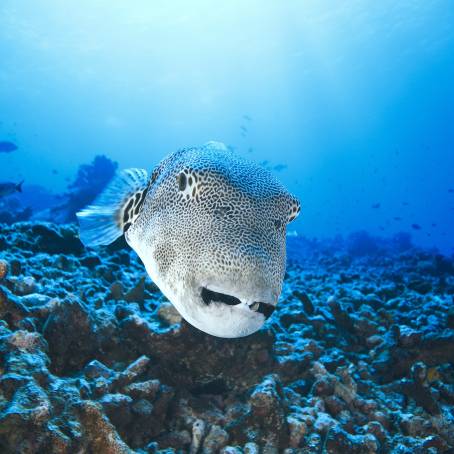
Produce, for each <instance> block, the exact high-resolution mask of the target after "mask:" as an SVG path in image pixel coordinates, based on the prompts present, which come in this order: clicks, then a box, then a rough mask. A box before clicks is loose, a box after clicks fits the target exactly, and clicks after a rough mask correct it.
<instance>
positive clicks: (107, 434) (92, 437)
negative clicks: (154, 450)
mask: <svg viewBox="0 0 454 454" xmlns="http://www.w3.org/2000/svg"><path fill="white" fill-rule="evenodd" d="M77 410H78V414H79V417H80V420H81V422H82V424H83V426H82V428H83V431H84V436H85V437H86V440H87V442H88V447H89V449H90V450H91V452H100V453H101V452H102V453H103V454H104V453H105V454H132V453H133V451H132V450H131V449H130V448H129V447H128V446H127V445H126V444H125V443H124V442H123V441H122V439H121V438H120V437H119V435H118V433H117V431H116V430H115V428H114V426H113V425H112V424H111V423H110V422H109V421H108V420H107V418H106V417H105V416H104V414H103V412H102V407H100V406H99V405H97V404H95V403H94V402H90V401H85V402H81V403H80V404H79V405H78V408H77Z"/></svg>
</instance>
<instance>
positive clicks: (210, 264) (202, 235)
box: [77, 142, 300, 338]
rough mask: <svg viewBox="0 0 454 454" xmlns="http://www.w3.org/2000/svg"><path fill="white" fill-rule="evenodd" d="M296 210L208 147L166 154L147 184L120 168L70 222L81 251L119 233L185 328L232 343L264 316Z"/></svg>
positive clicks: (222, 149)
mask: <svg viewBox="0 0 454 454" xmlns="http://www.w3.org/2000/svg"><path fill="white" fill-rule="evenodd" d="M299 212H300V203H299V201H298V200H297V198H296V197H294V196H293V195H291V194H290V193H289V192H288V191H287V190H286V189H285V188H284V186H283V185H282V184H281V183H279V181H277V180H276V178H275V177H274V176H273V175H272V174H271V173H270V172H269V171H267V170H266V169H263V168H262V167H260V166H258V165H256V164H254V163H252V162H249V161H247V160H245V159H243V158H241V157H239V156H237V155H236V154H235V153H234V152H232V151H229V150H228V149H227V147H226V146H225V145H224V144H222V143H219V142H208V143H207V144H205V145H203V146H201V147H195V148H185V149H181V150H179V151H176V152H175V153H172V154H170V155H169V156H167V157H166V158H164V159H163V160H162V161H161V163H160V164H159V165H158V166H157V167H156V168H155V169H154V171H153V172H152V174H151V177H150V178H149V177H148V175H147V172H146V171H145V170H143V169H135V168H133V169H126V170H123V171H122V172H120V173H119V174H118V175H117V176H116V177H115V178H114V180H113V181H112V182H111V183H110V184H109V185H108V187H107V188H106V189H105V190H104V192H103V193H101V195H100V196H99V197H98V198H97V199H96V200H95V201H94V202H93V205H90V206H87V207H86V208H85V209H83V210H82V211H80V212H79V213H77V217H78V220H79V225H80V238H81V240H82V242H83V243H84V244H85V245H86V246H91V247H94V246H99V245H107V244H109V243H111V242H113V241H114V240H115V239H117V238H118V237H120V236H121V235H123V234H124V236H125V239H126V241H127V243H128V244H129V245H130V246H131V248H132V249H133V250H134V251H135V252H136V253H137V254H138V255H139V257H140V259H141V260H142V262H143V263H144V265H145V268H146V270H147V273H148V274H149V275H150V277H151V279H152V280H153V281H154V282H155V283H156V285H157V286H158V287H159V289H160V290H161V291H162V293H163V294H164V295H165V296H166V297H167V298H168V299H169V300H170V302H171V303H172V304H173V305H174V306H175V308H176V309H177V310H178V311H179V313H180V314H181V316H182V317H183V318H184V319H185V320H186V321H187V322H189V323H190V324H192V325H193V326H195V327H196V328H198V329H200V330H202V331H204V332H206V333H208V334H211V335H213V336H218V337H225V338H234V337H243V336H247V335H249V334H252V333H253V332H255V331H257V330H258V329H260V327H261V326H262V325H263V324H264V323H265V321H266V320H267V319H268V318H269V317H270V316H271V314H272V313H273V311H274V309H275V307H276V305H277V302H278V299H279V295H280V293H281V290H282V284H283V279H284V274H285V264H286V228H287V224H288V223H289V222H291V221H293V220H294V219H295V218H296V217H297V216H298V214H299Z"/></svg>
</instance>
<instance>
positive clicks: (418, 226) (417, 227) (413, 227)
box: [411, 224, 421, 230]
mask: <svg viewBox="0 0 454 454" xmlns="http://www.w3.org/2000/svg"><path fill="white" fill-rule="evenodd" d="M411 228H412V229H413V230H421V226H420V225H419V224H412V225H411Z"/></svg>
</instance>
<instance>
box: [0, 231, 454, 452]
mask: <svg viewBox="0 0 454 454" xmlns="http://www.w3.org/2000/svg"><path fill="white" fill-rule="evenodd" d="M295 247H296V246H295ZM292 256H298V261H291V263H290V264H289V267H288V271H287V276H286V279H285V285H284V291H283V295H282V298H281V302H280V304H279V306H278V309H277V310H276V311H275V314H274V315H273V317H272V318H271V319H270V320H269V321H268V322H267V324H266V325H265V327H264V328H263V329H262V330H260V331H259V332H258V333H256V334H254V335H252V336H249V337H247V338H243V339H233V340H231V339H218V338H214V337H211V336H209V335H206V334H204V333H202V332H200V331H198V330H196V329H195V328H192V327H191V326H190V325H188V324H187V323H185V322H184V321H183V320H181V317H180V316H179V315H178V313H176V312H175V310H174V309H173V308H172V306H171V305H170V304H169V303H168V302H167V301H166V300H165V298H164V297H163V296H162V295H161V293H160V292H159V290H158V289H157V288H156V287H155V286H154V285H153V283H152V282H151V281H150V280H149V278H147V277H146V275H145V271H144V268H143V266H142V264H141V263H140V261H139V259H138V258H137V256H136V255H135V254H134V253H133V252H132V251H130V250H129V249H128V248H127V247H125V245H124V244H122V243H121V242H118V243H117V244H115V245H113V246H111V247H109V248H103V249H100V250H96V251H87V250H85V249H84V248H83V246H82V245H81V244H80V242H79V240H78V238H77V229H76V227H75V226H74V225H63V226H57V225H53V224H46V223H19V224H15V225H11V226H8V225H0V318H1V321H0V452H2V453H16V452H20V453H41V452H45V453H74V452H93V453H103V454H105V453H107V454H108V453H129V452H141V453H154V452H191V453H197V452H201V453H212V452H222V453H242V452H244V453H250V454H252V453H258V452H263V453H277V452H285V453H320V452H328V453H388V452H393V453H448V452H453V448H454V410H453V404H454V367H453V362H454V311H453V295H454V278H453V262H452V260H451V259H448V258H446V257H442V256H440V255H437V254H436V253H429V252H425V251H421V250H417V249H414V248H406V250H405V251H402V250H399V249H398V248H396V247H394V246H392V245H391V244H390V245H388V246H387V247H383V248H382V249H381V250H380V251H379V253H378V252H377V251H376V250H374V251H373V253H371V254H358V253H356V252H355V251H354V248H353V249H352V248H347V247H343V246H339V247H336V248H335V247H330V248H328V247H322V246H321V245H318V246H317V244H314V245H312V246H310V247H305V248H304V249H303V248H302V249H301V252H298V251H296V252H295V249H293V250H292Z"/></svg>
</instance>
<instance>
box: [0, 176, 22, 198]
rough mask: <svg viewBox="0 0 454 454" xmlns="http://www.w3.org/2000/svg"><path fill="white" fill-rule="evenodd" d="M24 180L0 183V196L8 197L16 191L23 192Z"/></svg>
mask: <svg viewBox="0 0 454 454" xmlns="http://www.w3.org/2000/svg"><path fill="white" fill-rule="evenodd" d="M23 182H24V180H22V181H21V182H20V183H10V182H7V183H0V197H6V196H8V195H11V194H14V193H15V192H22V183H23Z"/></svg>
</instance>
